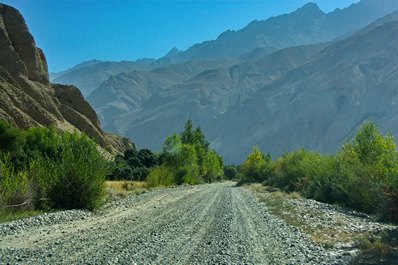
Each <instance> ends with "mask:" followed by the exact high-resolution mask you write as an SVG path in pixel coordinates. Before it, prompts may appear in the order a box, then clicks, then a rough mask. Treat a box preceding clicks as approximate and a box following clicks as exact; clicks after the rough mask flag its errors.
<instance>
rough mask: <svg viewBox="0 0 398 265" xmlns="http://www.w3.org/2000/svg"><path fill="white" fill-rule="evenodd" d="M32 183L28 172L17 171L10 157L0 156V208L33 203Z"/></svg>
mask: <svg viewBox="0 0 398 265" xmlns="http://www.w3.org/2000/svg"><path fill="white" fill-rule="evenodd" d="M31 200H32V196H31V183H30V181H29V178H28V174H27V173H26V172H16V171H15V170H14V166H13V164H12V163H11V160H10V157H9V156H8V155H4V156H3V157H2V158H0V210H1V209H5V208H8V207H15V206H17V205H21V204H23V206H24V208H27V207H29V206H30V205H31ZM15 209H19V208H15Z"/></svg>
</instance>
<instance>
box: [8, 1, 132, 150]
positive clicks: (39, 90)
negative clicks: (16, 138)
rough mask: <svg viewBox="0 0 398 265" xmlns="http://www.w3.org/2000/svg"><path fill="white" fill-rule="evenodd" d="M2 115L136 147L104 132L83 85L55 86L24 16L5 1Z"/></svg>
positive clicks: (23, 124) (109, 144) (107, 144)
mask: <svg viewBox="0 0 398 265" xmlns="http://www.w3.org/2000/svg"><path fill="white" fill-rule="evenodd" d="M0 119H5V120H7V121H9V122H11V123H13V124H15V125H16V126H18V127H20V128H28V127H31V126H41V125H45V126H49V125H52V126H55V127H56V128H58V129H60V130H64V131H73V130H76V129H77V130H79V131H82V132H84V133H86V134H87V135H89V136H90V137H91V138H93V139H94V140H95V141H96V142H97V143H98V144H99V145H100V146H102V147H104V148H107V149H109V150H111V151H112V152H115V153H117V152H123V151H124V150H125V149H126V148H129V147H132V145H133V144H132V143H131V142H130V141H129V140H127V139H123V138H121V137H119V136H116V135H113V134H109V133H106V132H104V131H102V130H101V128H100V123H99V120H98V117H97V115H96V113H95V111H94V110H93V108H92V107H91V106H90V105H89V104H88V103H87V101H85V99H84V97H83V96H82V94H81V93H80V91H79V89H78V88H76V87H74V86H65V85H54V84H50V82H49V75H48V69H47V62H46V58H45V56H44V54H43V52H42V50H40V49H39V48H37V47H36V44H35V41H34V38H33V36H32V35H31V34H30V32H29V29H28V27H27V25H26V23H25V20H24V18H23V17H22V15H21V14H20V13H19V11H18V10H16V9H15V8H13V7H10V6H7V5H4V4H0Z"/></svg>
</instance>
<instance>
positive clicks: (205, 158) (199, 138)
mask: <svg viewBox="0 0 398 265" xmlns="http://www.w3.org/2000/svg"><path fill="white" fill-rule="evenodd" d="M160 160H161V166H160V167H157V168H154V169H152V170H151V171H150V173H149V176H148V179H147V181H148V183H150V185H152V186H156V185H171V184H177V185H180V184H182V183H187V184H199V183H203V182H205V181H206V182H212V181H215V180H220V179H221V178H222V176H223V160H222V158H221V157H220V156H219V155H218V154H217V153H216V152H215V151H213V150H210V148H209V142H207V141H206V139H205V136H204V135H203V133H202V130H201V129H200V128H199V127H197V128H196V129H194V126H193V123H192V121H191V120H188V121H187V123H186V124H185V129H184V131H183V132H182V133H181V134H180V136H179V135H177V134H176V133H174V134H173V135H171V136H168V137H167V138H166V140H165V142H164V144H163V153H162V154H160Z"/></svg>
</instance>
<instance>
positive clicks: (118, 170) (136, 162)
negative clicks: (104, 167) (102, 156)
mask: <svg viewBox="0 0 398 265" xmlns="http://www.w3.org/2000/svg"><path fill="white" fill-rule="evenodd" d="M158 164H159V158H158V156H157V155H156V154H154V153H152V151H150V150H148V149H141V150H139V151H137V150H136V149H129V150H126V151H125V152H124V155H123V156H121V155H117V156H116V157H115V160H114V161H113V163H112V165H111V168H112V170H111V174H110V175H109V176H108V179H110V180H123V179H124V180H136V181H142V180H145V179H146V177H147V176H148V174H149V169H150V168H152V167H155V166H157V165H158Z"/></svg>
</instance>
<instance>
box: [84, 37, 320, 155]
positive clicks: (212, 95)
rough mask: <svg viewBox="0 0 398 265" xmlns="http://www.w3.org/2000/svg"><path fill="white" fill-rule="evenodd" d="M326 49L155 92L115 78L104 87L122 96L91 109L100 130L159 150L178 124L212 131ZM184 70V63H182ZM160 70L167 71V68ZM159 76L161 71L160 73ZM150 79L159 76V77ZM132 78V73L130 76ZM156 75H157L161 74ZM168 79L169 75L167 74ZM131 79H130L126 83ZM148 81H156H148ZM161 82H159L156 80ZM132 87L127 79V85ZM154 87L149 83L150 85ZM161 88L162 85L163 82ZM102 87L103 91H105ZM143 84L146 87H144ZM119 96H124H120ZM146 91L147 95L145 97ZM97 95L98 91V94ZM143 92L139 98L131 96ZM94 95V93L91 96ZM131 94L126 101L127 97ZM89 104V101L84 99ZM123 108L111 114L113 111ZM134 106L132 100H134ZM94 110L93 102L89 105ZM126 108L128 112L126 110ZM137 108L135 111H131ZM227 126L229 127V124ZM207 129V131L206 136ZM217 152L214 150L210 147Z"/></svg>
mask: <svg viewBox="0 0 398 265" xmlns="http://www.w3.org/2000/svg"><path fill="white" fill-rule="evenodd" d="M324 47H325V45H309V46H299V47H292V48H287V49H283V50H281V51H277V52H275V53H272V54H270V55H267V56H265V57H263V58H261V59H259V60H257V61H251V62H246V63H242V64H238V65H233V66H231V67H227V68H217V69H213V70H206V71H203V72H201V73H199V74H197V75H195V76H193V77H192V78H190V79H189V80H186V81H185V82H182V83H180V84H175V85H172V86H168V87H166V88H161V85H162V84H164V83H161V84H160V83H158V84H157V87H156V89H152V90H150V89H149V88H148V86H143V87H144V88H143V90H141V89H142V87H141V89H137V86H138V85H137V86H131V85H128V86H126V85H125V84H126V83H127V82H123V81H124V79H123V78H122V77H125V76H126V74H124V75H122V76H115V77H113V78H111V79H110V80H108V81H109V82H112V83H116V84H122V85H121V86H118V87H117V91H118V92H119V93H118V94H119V95H123V96H125V97H121V98H116V99H118V100H117V101H113V99H115V97H111V96H106V97H104V99H106V100H109V101H110V102H109V103H106V102H101V103H100V104H102V106H107V104H114V105H113V106H114V107H113V108H110V107H109V108H106V107H104V108H101V107H99V106H98V107H99V108H96V109H97V111H99V113H100V117H101V118H104V119H105V121H104V123H103V124H104V127H105V128H106V129H108V130H114V131H115V132H118V133H121V134H123V135H126V136H129V137H133V138H134V139H135V141H136V143H137V144H138V145H139V146H145V147H149V148H152V149H154V150H159V148H160V147H161V145H162V144H163V139H164V138H165V137H166V136H167V135H169V134H171V133H172V132H173V131H176V130H177V131H178V130H180V129H182V127H183V124H184V123H185V121H186V120H187V119H189V118H192V119H194V120H195V121H197V122H198V123H199V124H200V125H201V126H202V127H203V128H205V129H206V133H207V132H210V131H211V127H207V126H206V125H207V124H210V123H211V122H212V121H213V120H214V119H217V118H218V117H219V116H220V115H223V113H225V112H227V111H228V110H229V109H230V108H232V107H233V106H236V105H239V104H242V102H244V101H245V100H246V99H248V98H250V97H251V96H252V95H253V93H254V92H255V91H256V90H257V89H259V88H261V87H263V86H264V85H266V84H269V83H272V82H273V81H274V80H276V79H278V78H279V77H280V76H282V75H284V74H286V73H288V72H289V71H290V70H292V69H294V68H296V67H297V66H299V65H301V64H303V63H305V62H306V61H308V60H309V59H310V58H311V57H312V56H314V55H315V54H316V53H317V52H319V51H320V50H321V49H322V48H324ZM187 65H189V63H188V64H187ZM165 69H168V67H166V68H165ZM162 72H163V71H160V73H162ZM160 73H158V75H155V76H157V77H159V74H160ZM132 74H137V73H132ZM160 76H161V75H160ZM167 76H168V77H170V76H171V75H170V74H167ZM127 80H130V79H127ZM151 80H155V79H154V76H152V79H151ZM160 80H164V78H163V79H160ZM130 83H131V80H130ZM153 83H154V82H153V81H152V84H153ZM165 83H166V82H165ZM102 85H103V86H104V87H103V88H104V90H105V91H113V90H114V88H113V87H112V86H111V85H108V82H105V83H103V84H102ZM105 85H107V87H105ZM144 85H147V83H145V84H144ZM122 91H124V92H123V93H122ZM145 91H151V93H146V94H145ZM96 92H98V93H99V92H100V91H99V90H98V91H96ZM139 92H142V93H143V94H142V95H145V98H144V96H141V97H138V96H137V97H132V96H131V95H137V93H139ZM95 94H96V93H93V94H92V96H94V95H95ZM128 94H130V96H127V95H128ZM135 98H139V99H140V101H139V103H137V104H136V105H133V104H131V102H132V101H134V100H135ZM89 100H90V101H91V102H93V101H94V99H93V98H91V97H89ZM120 102H123V103H124V102H130V104H129V105H127V104H126V109H123V111H119V112H116V111H114V110H115V109H117V108H118V107H119V108H121V107H123V106H124V105H123V103H120ZM136 102H137V101H136ZM93 104H94V106H96V103H94V102H93ZM128 106H130V107H131V109H130V110H128V109H127V107H128ZM134 106H136V107H135V108H133V107H134ZM230 122H233V120H231V121H230ZM207 130H209V131H207ZM215 147H217V146H215Z"/></svg>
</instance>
